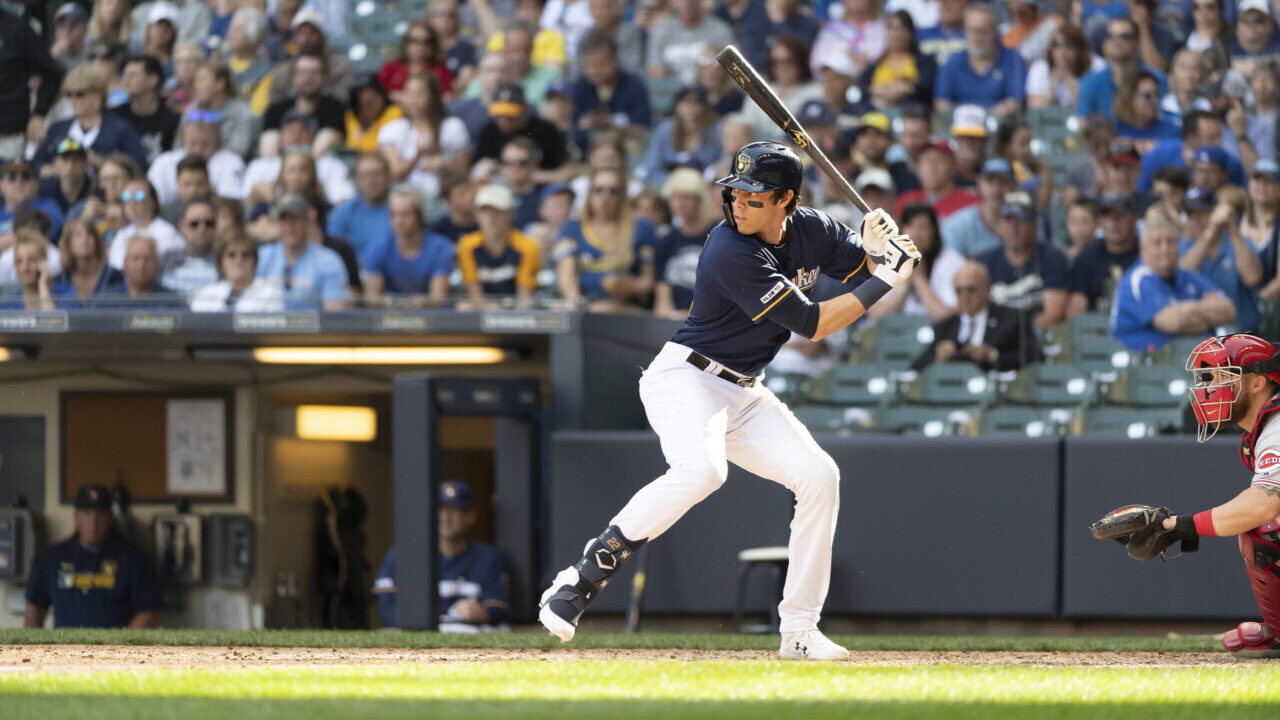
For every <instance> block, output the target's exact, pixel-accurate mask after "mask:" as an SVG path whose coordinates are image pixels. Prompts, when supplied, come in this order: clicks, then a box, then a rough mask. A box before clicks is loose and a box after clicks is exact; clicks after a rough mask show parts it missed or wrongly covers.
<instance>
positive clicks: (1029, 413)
mask: <svg viewBox="0 0 1280 720" xmlns="http://www.w3.org/2000/svg"><path fill="white" fill-rule="evenodd" d="M1074 417H1075V415H1074V414H1073V413H1072V412H1071V411H1068V410H1045V409H1043V408H1032V407H1017V406H1002V407H990V408H987V409H986V410H984V411H983V413H982V422H981V424H980V426H981V428H982V432H981V434H982V435H983V436H1008V437H1032V438H1038V437H1052V436H1055V435H1060V434H1064V433H1065V432H1066V430H1067V429H1068V428H1069V427H1070V425H1071V421H1072V420H1073V419H1074Z"/></svg>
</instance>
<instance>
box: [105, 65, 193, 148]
mask: <svg viewBox="0 0 1280 720" xmlns="http://www.w3.org/2000/svg"><path fill="white" fill-rule="evenodd" d="M122 77H123V81H124V89H125V92H127V93H129V102H127V103H125V104H124V105H120V106H118V107H115V108H112V110H111V113H112V114H113V115H116V116H119V117H122V118H124V119H125V120H128V121H129V124H130V125H132V126H133V129H134V130H136V131H137V132H138V140H139V141H140V142H141V143H142V149H143V151H144V152H145V153H146V155H147V162H155V159H156V158H158V157H160V153H163V152H167V151H169V150H172V149H173V140H174V136H176V135H177V134H178V114H177V113H175V112H174V111H172V110H170V109H169V108H167V107H165V106H164V100H163V99H162V98H161V97H160V85H161V83H162V82H164V68H163V67H161V65H160V62H159V61H158V60H156V59H155V58H153V57H151V56H150V55H135V56H133V57H131V58H129V60H128V62H126V63H125V64H124V73H123V76H122Z"/></svg>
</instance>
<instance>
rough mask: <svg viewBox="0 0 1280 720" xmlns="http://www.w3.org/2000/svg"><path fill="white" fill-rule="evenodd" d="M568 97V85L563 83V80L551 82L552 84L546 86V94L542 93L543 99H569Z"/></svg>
mask: <svg viewBox="0 0 1280 720" xmlns="http://www.w3.org/2000/svg"><path fill="white" fill-rule="evenodd" d="M569 96H570V95H569V84H568V83H566V82H565V81H563V80H556V81H555V82H553V83H551V84H550V85H548V86H547V92H546V93H544V95H543V97H544V98H550V97H564V98H567V97H569Z"/></svg>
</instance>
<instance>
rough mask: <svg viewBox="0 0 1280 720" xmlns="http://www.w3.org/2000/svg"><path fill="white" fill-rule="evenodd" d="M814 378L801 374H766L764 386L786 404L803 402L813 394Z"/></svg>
mask: <svg viewBox="0 0 1280 720" xmlns="http://www.w3.org/2000/svg"><path fill="white" fill-rule="evenodd" d="M812 384H813V378H811V377H809V376H808V375H801V374H799V373H774V372H766V373H765V375H764V386H765V387H767V388H769V390H771V391H772V392H773V394H774V395H777V396H778V399H779V400H781V401H782V402H784V403H788V404H789V403H793V402H803V401H804V400H806V399H807V398H808V397H809V396H810V395H811V394H812V390H811V387H812Z"/></svg>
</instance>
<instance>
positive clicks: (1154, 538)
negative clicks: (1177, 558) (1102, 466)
mask: <svg viewBox="0 0 1280 720" xmlns="http://www.w3.org/2000/svg"><path fill="white" fill-rule="evenodd" d="M1171 515H1173V513H1172V512H1170V511H1169V510H1168V509H1167V508H1159V507H1152V506H1150V505H1125V506H1124V507H1119V508H1116V509H1115V510H1112V511H1111V512H1109V513H1107V514H1106V515H1103V516H1102V517H1101V518H1100V519H1099V520H1098V521H1097V522H1095V523H1093V524H1092V525H1090V526H1089V531H1090V532H1092V533H1093V536H1094V537H1096V538H1098V539H1099V540H1115V541H1116V542H1118V543H1120V544H1121V545H1124V546H1125V550H1127V551H1128V553H1129V557H1131V558H1133V559H1134V560H1150V559H1151V558H1153V557H1156V556H1157V555H1159V556H1160V559H1161V560H1163V559H1164V551H1165V549H1166V548H1168V547H1169V546H1170V545H1172V544H1174V543H1175V542H1178V541H1182V552H1195V551H1196V550H1197V549H1199V547H1200V536H1199V535H1196V531H1195V522H1194V520H1192V518H1190V517H1185V518H1183V517H1179V518H1178V523H1177V525H1176V526H1175V527H1174V529H1172V530H1165V529H1164V524H1163V523H1164V521H1165V519H1166V518H1168V517H1170V516H1171Z"/></svg>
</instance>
